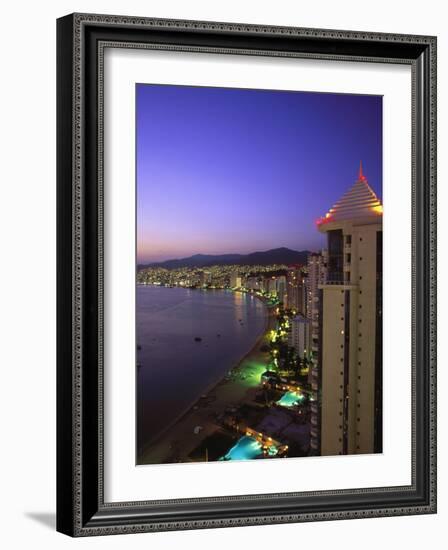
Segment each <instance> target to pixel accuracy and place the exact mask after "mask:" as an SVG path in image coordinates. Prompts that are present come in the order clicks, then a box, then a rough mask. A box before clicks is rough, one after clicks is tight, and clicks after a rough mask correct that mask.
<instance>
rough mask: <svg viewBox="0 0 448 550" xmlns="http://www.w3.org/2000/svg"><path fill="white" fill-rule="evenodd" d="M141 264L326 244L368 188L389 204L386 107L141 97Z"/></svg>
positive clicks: (366, 100)
mask: <svg viewBox="0 0 448 550" xmlns="http://www.w3.org/2000/svg"><path fill="white" fill-rule="evenodd" d="M136 94H137V96H136V97H137V113H136V120H137V261H138V262H139V263H144V262H152V261H162V260H165V259H170V258H180V257H185V256H190V255H192V254H198V253H202V254H224V253H230V252H237V253H249V252H254V251H257V250H268V249H270V248H277V247H281V246H286V247H288V248H292V249H295V250H304V249H311V250H317V249H319V248H321V247H322V246H323V244H324V239H323V236H322V235H321V234H320V233H319V232H318V231H317V229H316V226H315V220H316V219H317V218H318V217H319V216H322V215H324V214H325V213H326V212H327V210H328V209H329V208H330V207H331V206H332V205H333V204H334V203H335V202H336V201H337V200H338V199H339V198H340V196H341V195H342V194H343V193H344V192H345V191H346V190H347V189H348V188H349V187H350V186H351V185H352V184H353V183H354V182H355V180H356V179H357V174H358V168H359V161H360V160H362V162H363V170H364V174H365V175H366V176H367V179H368V181H369V184H370V186H371V187H372V188H373V190H374V191H375V192H376V193H377V194H378V196H379V197H380V198H381V197H382V98H381V97H380V96H357V95H348V94H323V93H310V92H284V91H269V90H240V89H228V88H197V87H188V86H165V85H150V84H138V85H137V90H136Z"/></svg>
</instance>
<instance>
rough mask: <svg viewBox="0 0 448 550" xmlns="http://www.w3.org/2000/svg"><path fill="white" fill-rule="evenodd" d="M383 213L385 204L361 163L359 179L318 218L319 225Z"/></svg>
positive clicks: (375, 216) (376, 215)
mask: <svg viewBox="0 0 448 550" xmlns="http://www.w3.org/2000/svg"><path fill="white" fill-rule="evenodd" d="M382 214H383V206H382V204H381V201H380V200H379V198H378V197H377V196H376V194H375V192H374V191H373V189H372V188H371V187H370V185H369V184H368V182H367V178H366V177H365V176H364V174H363V171H362V163H360V164H359V174H358V179H357V180H356V182H355V183H354V184H353V185H352V187H351V188H350V189H349V190H348V191H347V192H346V193H345V194H344V195H343V196H342V197H341V198H340V199H339V200H338V202H336V204H334V205H333V206H332V208H330V210H329V211H328V212H327V213H326V214H325V217H323V218H320V219H319V220H317V225H318V226H321V225H322V224H326V223H330V222H339V221H345V220H354V219H359V218H378V217H379V216H382Z"/></svg>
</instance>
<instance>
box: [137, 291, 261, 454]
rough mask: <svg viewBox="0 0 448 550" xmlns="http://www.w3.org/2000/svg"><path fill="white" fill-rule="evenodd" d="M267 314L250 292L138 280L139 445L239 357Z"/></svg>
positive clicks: (156, 432)
mask: <svg viewBox="0 0 448 550" xmlns="http://www.w3.org/2000/svg"><path fill="white" fill-rule="evenodd" d="M266 315H267V311H266V307H265V306H264V304H263V303H262V302H261V301H260V300H258V299H257V298H254V297H253V296H250V295H247V294H241V293H235V292H232V291H226V290H207V291H204V290H191V289H183V288H165V287H156V286H137V344H138V346H139V347H140V349H138V350H137V363H138V364H139V365H140V367H139V368H138V370H137V407H138V411H137V431H138V440H139V446H141V445H144V444H145V443H146V442H148V441H149V440H150V439H152V438H153V437H155V436H157V435H158V434H159V433H160V432H161V431H163V429H164V428H165V427H166V426H168V425H169V424H171V423H172V422H173V421H174V420H175V419H176V418H177V417H178V416H179V415H180V414H182V413H183V412H184V411H185V410H186V409H187V408H188V407H189V406H191V404H192V403H194V402H195V401H196V400H197V399H198V398H199V397H200V396H201V394H203V393H204V392H205V391H206V390H207V388H208V387H209V386H210V385H212V384H214V383H216V382H218V381H219V380H220V379H221V378H222V377H223V376H225V375H226V374H227V372H228V371H229V370H230V369H231V368H233V367H234V366H235V365H236V364H237V363H238V361H239V360H240V359H241V358H242V357H243V356H244V355H245V354H246V353H247V352H248V351H249V350H250V349H251V348H252V346H253V345H254V343H255V342H256V340H257V338H258V337H259V336H260V335H261V334H262V332H263V330H264V328H265V322H266ZM218 335H219V336H218ZM196 337H199V338H201V341H200V342H196V341H195V338H196Z"/></svg>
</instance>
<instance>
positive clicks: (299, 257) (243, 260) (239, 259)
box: [138, 247, 309, 269]
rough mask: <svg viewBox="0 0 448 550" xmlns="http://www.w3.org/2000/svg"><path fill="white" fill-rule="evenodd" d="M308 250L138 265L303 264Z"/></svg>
mask: <svg viewBox="0 0 448 550" xmlns="http://www.w3.org/2000/svg"><path fill="white" fill-rule="evenodd" d="M308 254H309V251H308V250H301V251H297V250H291V249H290V248H284V247H283V248H274V249H272V250H265V251H262V252H252V253H251V254H220V255H212V254H195V255H194V256H189V257H188V258H180V259H176V260H166V261H164V262H158V263H152V264H146V265H139V266H138V268H139V269H141V268H144V267H163V268H165V269H177V268H179V267H207V266H211V265H226V264H235V265H271V264H286V265H292V264H302V265H303V264H305V263H306V260H307V257H308Z"/></svg>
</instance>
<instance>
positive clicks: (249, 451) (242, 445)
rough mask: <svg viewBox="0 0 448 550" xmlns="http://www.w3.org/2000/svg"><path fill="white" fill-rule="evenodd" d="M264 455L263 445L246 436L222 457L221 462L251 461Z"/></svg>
mask: <svg viewBox="0 0 448 550" xmlns="http://www.w3.org/2000/svg"><path fill="white" fill-rule="evenodd" d="M262 454H263V449H262V446H261V443H259V442H258V441H257V440H256V439H254V438H253V437H249V436H247V435H245V436H244V437H241V438H240V439H238V441H237V442H236V444H235V445H234V446H233V447H232V448H231V449H230V450H229V451H228V453H227V454H226V455H225V456H223V457H221V458H220V460H251V459H252V458H257V456H261V455H262Z"/></svg>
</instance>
